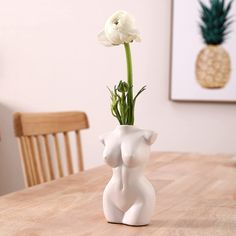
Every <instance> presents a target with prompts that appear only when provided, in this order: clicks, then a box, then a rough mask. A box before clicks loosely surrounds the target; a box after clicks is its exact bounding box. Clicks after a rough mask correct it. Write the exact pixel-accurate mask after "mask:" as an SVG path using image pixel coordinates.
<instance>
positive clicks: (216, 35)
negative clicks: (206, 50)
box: [199, 0, 233, 45]
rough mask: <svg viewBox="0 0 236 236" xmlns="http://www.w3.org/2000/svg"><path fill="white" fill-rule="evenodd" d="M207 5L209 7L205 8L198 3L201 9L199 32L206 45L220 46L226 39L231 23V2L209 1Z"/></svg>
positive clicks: (221, 0) (205, 6)
mask: <svg viewBox="0 0 236 236" xmlns="http://www.w3.org/2000/svg"><path fill="white" fill-rule="evenodd" d="M209 3H210V5H209V6H207V5H206V4H204V3H203V2H201V1H199V4H200V7H201V10H200V17H201V22H200V23H199V27H200V32H201V35H202V37H203V40H204V42H205V43H206V44H213V45H218V44H222V43H223V42H224V41H225V39H226V37H225V36H226V35H227V34H229V32H230V31H229V28H230V25H231V24H232V23H233V21H232V20H231V17H230V16H229V12H230V9H231V7H232V3H233V0H231V1H230V2H229V3H228V4H226V3H225V0H209ZM226 32H227V33H226Z"/></svg>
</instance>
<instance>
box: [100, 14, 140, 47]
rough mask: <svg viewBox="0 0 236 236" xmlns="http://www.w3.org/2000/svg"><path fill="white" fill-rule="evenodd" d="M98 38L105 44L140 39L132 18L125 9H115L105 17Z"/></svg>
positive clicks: (111, 44)
mask: <svg viewBox="0 0 236 236" xmlns="http://www.w3.org/2000/svg"><path fill="white" fill-rule="evenodd" d="M98 40H99V41H100V42H101V43H102V44H104V45H105V46H115V45H119V44H123V43H130V42H133V41H137V42H140V41H141V39H140V36H139V32H138V30H137V29H136V28H135V21H134V18H132V17H131V16H130V15H129V14H128V13H127V12H125V11H117V12H115V13H114V14H113V15H112V16H110V17H109V18H108V19H107V21H106V23H105V28H104V31H102V32H101V33H100V34H99V35H98Z"/></svg>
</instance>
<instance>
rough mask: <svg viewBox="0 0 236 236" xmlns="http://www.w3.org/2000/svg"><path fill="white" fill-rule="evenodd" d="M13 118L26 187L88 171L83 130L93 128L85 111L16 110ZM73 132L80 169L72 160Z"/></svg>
mask: <svg viewBox="0 0 236 236" xmlns="http://www.w3.org/2000/svg"><path fill="white" fill-rule="evenodd" d="M13 119H14V128H15V136H16V138H17V140H18V146H19V150H20V156H21V161H22V166H23V170H24V177H25V184H26V186H28V187H29V186H33V185H36V184H40V183H43V182H46V181H50V180H53V179H55V178H58V177H63V176H65V175H70V174H73V173H75V172H77V170H79V171H83V170H84V165H83V157H82V147H81V140H80V130H81V129H87V128H89V124H88V119H87V115H86V114H85V113H84V112H55V113H15V114H14V115H13ZM71 132H73V133H74V134H75V137H76V139H75V141H76V146H77V155H78V168H75V167H76V166H75V165H73V161H72V152H71V145H70V137H71V136H70V135H69V133H71ZM60 138H61V139H60ZM50 141H51V142H50ZM62 144H63V145H62ZM52 150H54V152H52ZM62 150H64V154H65V155H62V153H63V152H62ZM53 153H54V155H53ZM63 157H64V159H63ZM63 160H64V163H66V169H67V171H65V168H63ZM73 167H74V168H73ZM76 169H77V170H76ZM63 170H64V171H63ZM65 172H67V173H65Z"/></svg>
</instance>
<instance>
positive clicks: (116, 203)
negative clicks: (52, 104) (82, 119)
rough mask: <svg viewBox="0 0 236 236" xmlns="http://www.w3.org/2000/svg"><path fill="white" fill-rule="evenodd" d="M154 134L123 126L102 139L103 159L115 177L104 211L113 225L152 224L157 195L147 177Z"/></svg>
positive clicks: (107, 190) (106, 189) (104, 203)
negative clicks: (147, 165)
mask: <svg viewBox="0 0 236 236" xmlns="http://www.w3.org/2000/svg"><path fill="white" fill-rule="evenodd" d="M156 137H157V134H156V133H155V132H153V131H148V130H142V129H139V128H137V127H135V126H131V125H119V126H117V127H116V128H115V130H113V131H112V132H109V133H106V134H104V135H102V136H101V137H100V140H101V142H102V143H103V144H104V146H105V148H104V152H103V158H104V161H105V162H106V164H107V165H109V166H111V167H112V171H113V175H112V177H111V179H110V181H109V183H108V184H107V186H106V188H105V190H104V193H103V211H104V215H105V218H106V220H107V221H108V222H109V223H117V224H125V225H130V226H143V225H148V224H149V222H150V220H151V217H152V214H153V212H154V209H155V203H156V193H155V190H154V188H153V186H152V184H151V183H150V182H149V181H148V179H147V178H146V177H145V176H144V168H145V166H146V163H147V162H148V160H149V156H150V146H151V145H152V144H153V143H154V141H155V140H156Z"/></svg>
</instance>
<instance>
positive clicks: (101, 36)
mask: <svg viewBox="0 0 236 236" xmlns="http://www.w3.org/2000/svg"><path fill="white" fill-rule="evenodd" d="M98 41H99V42H100V43H102V44H103V45H104V46H106V47H111V46H113V45H112V43H111V42H110V41H109V40H108V39H107V37H106V34H105V32H104V31H102V32H100V33H99V34H98Z"/></svg>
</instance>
